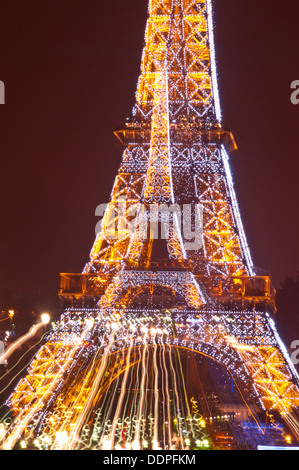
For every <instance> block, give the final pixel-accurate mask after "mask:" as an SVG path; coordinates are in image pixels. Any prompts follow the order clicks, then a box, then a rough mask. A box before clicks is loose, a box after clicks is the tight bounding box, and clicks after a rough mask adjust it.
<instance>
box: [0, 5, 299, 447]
mask: <svg viewBox="0 0 299 470" xmlns="http://www.w3.org/2000/svg"><path fill="white" fill-rule="evenodd" d="M212 10H213V7H212V0H150V1H149V9H148V19H147V23H146V31H145V46H144V49H143V54H142V63H141V73H140V76H139V80H138V84H137V92H136V101H135V105H134V108H133V110H132V114H131V117H130V119H129V120H128V121H127V122H126V124H125V125H124V126H123V127H121V128H120V129H117V130H116V131H115V136H116V138H117V139H118V140H119V141H120V142H121V144H122V145H123V149H124V150H123V156H122V161H121V165H120V168H119V171H118V174H117V176H116V179H115V182H114V186H113V189H112V193H111V196H110V200H109V203H108V204H107V205H105V207H104V208H100V209H99V211H98V214H97V215H101V216H103V218H102V220H101V221H100V229H99V230H98V233H97V236H96V240H95V242H94V245H93V247H92V250H91V253H90V257H89V260H88V262H87V263H86V265H85V267H84V269H83V272H82V273H78V274H74V273H69V274H61V289H60V292H59V296H60V298H61V301H62V305H63V309H62V314H61V317H60V319H59V320H58V321H57V322H56V323H55V324H54V325H53V327H52V329H51V330H50V332H49V333H48V335H47V337H46V341H45V342H44V344H43V346H42V347H41V348H40V350H39V352H38V353H37V354H36V356H35V358H34V360H33V361H32V363H31V365H30V367H29V369H28V370H27V372H26V375H25V376H24V377H23V378H22V379H21V380H20V382H19V383H18V385H17V386H16V388H15V390H14V392H13V393H12V395H11V396H10V398H9V399H8V401H7V405H8V406H9V407H10V408H9V409H10V413H12V414H11V415H10V418H9V420H7V418H6V417H5V419H3V420H2V423H3V424H2V425H3V426H4V428H5V432H4V433H2V434H3V435H2V444H1V445H2V448H4V449H13V448H20V446H21V447H22V448H32V447H34V448H38V449H119V448H126V449H174V448H177V449H190V448H198V449H200V448H205V447H206V448H209V446H212V445H215V439H216V438H217V432H216V431H217V425H218V424H217V423H218V421H219V420H218V418H219V416H218V418H217V417H215V414H217V413H218V414H221V413H222V415H223V414H224V413H225V412H226V413H228V414H229V415H230V416H232V415H234V417H235V418H236V417H237V411H236V410H238V409H239V410H240V409H242V410H243V411H244V410H245V411H246V413H247V414H246V418H244V419H243V421H242V423H244V422H245V421H246V422H248V423H251V424H252V423H254V424H255V425H256V426H257V429H260V430H261V429H262V425H261V424H260V423H261V422H262V419H268V421H269V422H270V421H271V422H274V423H276V424H274V425H273V426H274V427H275V428H276V429H280V434H281V435H282V436H283V434H284V433H285V432H286V431H285V429H287V430H288V432H290V433H291V435H292V437H293V439H295V440H298V438H299V427H298V426H299V422H298V414H297V413H298V405H299V388H298V386H299V380H298V375H297V372H296V370H295V368H294V366H293V364H292V362H291V360H290V358H289V356H288V353H287V350H286V348H285V346H284V344H283V343H282V341H281V339H280V337H279V334H278V332H277V330H276V327H275V322H274V320H273V314H274V313H275V291H274V288H273V286H272V284H271V280H270V278H269V277H268V276H264V275H259V274H258V272H257V269H256V268H255V267H254V265H253V262H252V259H251V255H250V251H249V248H248V245H247V241H246V236H245V233H244V230H243V226H242V221H241V217H240V212H239V208H238V203H237V199H236V194H235V191H234V185H233V180H232V175H231V172H230V164H229V154H230V153H231V152H232V151H234V150H236V148H237V146H236V143H235V140H234V137H233V134H232V133H231V131H230V130H228V129H225V128H223V126H222V118H221V109H220V102H219V96H218V88H217V75H216V63H215V48H214V37H213V17H212V14H213V11H212ZM102 209H103V210H102ZM101 210H102V213H101V214H100V211H101ZM212 378H213V384H214V389H213V390H214V391H213V392H211V389H212V388H213V387H212V385H211V384H212ZM215 384H216V385H215ZM236 419H237V418H236ZM217 420H218V421H217ZM277 420H278V421H277ZM240 423H241V421H240ZM277 423H279V424H277ZM280 423H283V427H280V426H281V425H280ZM243 428H244V429H245V425H244V424H243ZM231 429H232V425H231ZM216 440H217V439H216ZM30 446H31V447H30Z"/></svg>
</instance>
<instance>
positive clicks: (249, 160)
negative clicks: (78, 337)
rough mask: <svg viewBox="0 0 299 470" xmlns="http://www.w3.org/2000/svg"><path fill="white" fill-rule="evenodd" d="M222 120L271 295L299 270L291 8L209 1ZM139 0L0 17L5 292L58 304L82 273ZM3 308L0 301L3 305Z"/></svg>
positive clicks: (133, 60)
mask: <svg viewBox="0 0 299 470" xmlns="http://www.w3.org/2000/svg"><path fill="white" fill-rule="evenodd" d="M214 4H215V20H216V30H215V35H216V37H215V42H216V53H217V63H218V76H219V88H220V98H221V106H222V111H223V124H224V126H226V127H229V128H231V129H232V131H233V133H234V136H235V139H236V141H237V144H238V148H239V149H238V151H236V152H234V153H233V154H232V155H231V167H232V172H233V177H234V180H235V188H236V192H237V197H238V200H239V205H240V210H241V214H242V219H243V223H244V226H245V231H246V235H247V238H248V242H249V246H250V248H251V252H252V256H253V260H254V264H255V265H256V266H258V267H260V268H263V269H266V270H269V271H270V272H271V273H272V276H273V280H274V283H275V285H276V286H279V283H280V281H282V280H283V279H284V278H285V276H287V275H288V276H296V273H297V271H298V270H299V249H298V229H299V223H298V202H299V191H298V189H299V178H298V170H299V164H298V159H299V138H298V135H299V127H298V125H299V105H297V106H295V105H293V104H292V103H291V101H290V95H291V89H290V85H291V82H292V81H293V80H299V59H298V57H299V53H298V45H299V28H298V14H299V3H298V0H288V1H287V2H284V3H281V2H277V1H276V2H275V1H273V0H262V1H260V2H249V1H240V0H215V1H214ZM146 17H147V0H130V1H129V2H124V1H119V0H118V1H115V2H112V1H110V2H103V1H101V0H84V1H83V0H38V1H37V0H31V1H30V2H19V1H18V2H16V1H14V0H11V1H9V2H4V1H3V2H2V4H1V7H0V80H2V81H3V82H4V83H5V86H6V104H5V105H2V106H0V123H1V126H0V154H1V184H0V194H1V205H0V220H1V231H0V288H2V289H11V290H13V291H14V292H20V293H35V292H41V293H44V294H45V295H52V294H56V292H58V289H59V273H60V272H81V271H82V269H83V267H84V264H85V262H86V261H87V260H88V256H89V252H90V249H91V247H92V244H93V241H94V229H95V225H96V222H97V219H96V217H95V209H96V207H97V205H98V204H101V203H105V202H107V201H108V199H109V195H110V192H111V189H112V185H113V182H114V178H115V175H116V172H117V170H118V167H119V165H120V162H121V157H122V149H121V148H120V147H119V145H118V143H117V141H116V139H115V137H114V136H113V130H114V129H115V128H117V127H119V126H121V125H122V124H123V123H124V121H125V119H126V117H127V116H129V115H130V111H131V108H132V106H133V104H134V95H135V89H136V82H137V78H138V75H139V69H140V59H141V52H142V47H143V37H144V29H145V22H146ZM0 302H1V299H0Z"/></svg>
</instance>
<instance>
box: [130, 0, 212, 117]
mask: <svg viewBox="0 0 299 470" xmlns="http://www.w3.org/2000/svg"><path fill="white" fill-rule="evenodd" d="M211 2H212V0H150V2H149V17H148V20H147V25H146V32H145V47H144V49H143V54H142V63H141V74H140V77H139V80H138V86H137V93H136V106H135V108H134V110H133V115H134V116H133V117H134V118H135V119H136V120H137V121H143V122H144V121H147V120H150V119H151V113H152V109H153V101H154V96H156V91H157V90H155V87H156V86H157V83H159V82H160V81H159V80H157V77H156V75H157V74H161V73H165V72H166V73H167V75H168V103H169V119H170V121H171V122H172V121H175V122H180V121H181V120H182V119H183V120H186V119H187V120H188V121H193V122H196V123H199V124H202V125H208V126H209V125H214V124H215V123H217V122H220V119H221V115H220V114H221V113H220V106H219V98H218V88H217V79H216V67H215V57H214V38H213V21H212V4H211Z"/></svg>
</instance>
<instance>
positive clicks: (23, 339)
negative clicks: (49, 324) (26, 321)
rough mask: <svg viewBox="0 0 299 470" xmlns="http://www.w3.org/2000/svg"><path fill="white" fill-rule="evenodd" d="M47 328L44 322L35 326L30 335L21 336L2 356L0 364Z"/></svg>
mask: <svg viewBox="0 0 299 470" xmlns="http://www.w3.org/2000/svg"><path fill="white" fill-rule="evenodd" d="M44 326H45V323H44V322H43V321H42V322H41V323H38V324H37V325H33V326H32V327H31V328H30V330H29V331H28V333H26V334H25V335H23V336H21V338H19V339H17V340H16V341H14V342H13V343H12V344H11V345H10V346H9V347H8V348H7V349H6V350H5V351H4V353H3V354H1V355H0V363H3V362H6V361H7V359H8V358H9V357H10V356H11V355H12V354H13V353H14V352H15V351H16V350H17V349H18V348H20V347H21V346H22V345H23V344H24V343H26V341H28V340H29V339H31V338H32V337H33V336H35V335H36V333H37V332H38V331H39V330H40V329H41V328H42V327H44Z"/></svg>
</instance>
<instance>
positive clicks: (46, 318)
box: [41, 313, 50, 325]
mask: <svg viewBox="0 0 299 470" xmlns="http://www.w3.org/2000/svg"><path fill="white" fill-rule="evenodd" d="M41 320H42V323H43V324H44V325H47V324H48V323H49V322H50V315H49V314H48V313H42V314H41Z"/></svg>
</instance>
